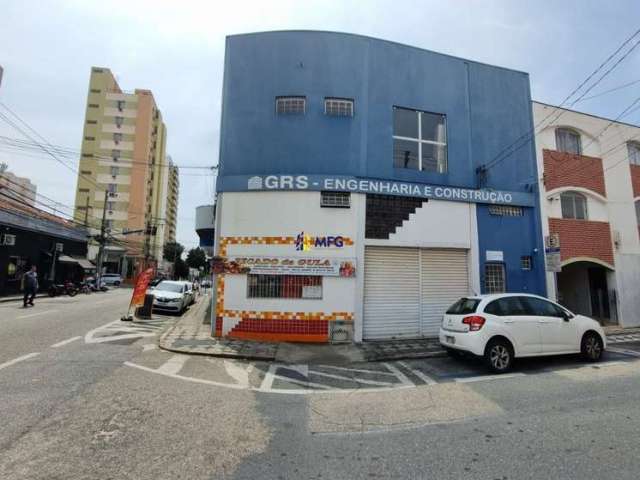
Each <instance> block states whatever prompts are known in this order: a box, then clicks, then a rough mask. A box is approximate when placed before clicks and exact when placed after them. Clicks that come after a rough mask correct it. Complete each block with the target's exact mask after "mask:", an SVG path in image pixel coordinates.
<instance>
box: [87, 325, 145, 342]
mask: <svg viewBox="0 0 640 480" xmlns="http://www.w3.org/2000/svg"><path fill="white" fill-rule="evenodd" d="M154 324H155V322H154V323H153V324H151V325H154ZM144 327H145V326H144V325H140V326H137V325H135V324H132V325H131V324H129V325H128V324H127V323H126V322H123V321H121V320H115V321H113V322H109V323H106V324H104V325H102V326H100V327H97V328H94V329H93V330H91V331H89V332H87V334H86V335H85V336H84V343H105V342H114V341H116V340H125V339H128V338H141V337H153V336H155V335H156V334H157V332H155V331H149V330H146V329H145V328H144ZM109 330H114V331H130V332H132V333H120V334H117V335H109V336H104V337H94V335H95V334H96V333H98V332H100V331H106V332H108V331H109Z"/></svg>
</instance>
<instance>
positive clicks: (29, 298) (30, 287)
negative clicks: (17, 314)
mask: <svg viewBox="0 0 640 480" xmlns="http://www.w3.org/2000/svg"><path fill="white" fill-rule="evenodd" d="M22 288H23V289H24V297H23V299H22V303H23V305H24V308H27V303H28V304H29V305H31V306H33V299H34V298H36V292H37V291H38V273H37V272H36V266H35V265H31V270H29V271H28V272H27V273H25V274H24V275H23V276H22Z"/></svg>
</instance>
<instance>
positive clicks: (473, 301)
mask: <svg viewBox="0 0 640 480" xmlns="http://www.w3.org/2000/svg"><path fill="white" fill-rule="evenodd" d="M479 303H480V300H478V299H477V298H461V299H460V300H458V301H457V302H456V303H454V304H453V305H451V307H449V310H447V313H448V314H450V315H466V314H468V313H474V312H475V311H476V308H478V304H479Z"/></svg>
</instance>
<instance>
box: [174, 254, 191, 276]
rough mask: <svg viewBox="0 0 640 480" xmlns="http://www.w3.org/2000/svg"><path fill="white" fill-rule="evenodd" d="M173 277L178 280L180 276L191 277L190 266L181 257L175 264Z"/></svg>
mask: <svg viewBox="0 0 640 480" xmlns="http://www.w3.org/2000/svg"><path fill="white" fill-rule="evenodd" d="M173 278H174V280H178V279H179V278H189V267H188V266H187V262H185V261H184V260H182V259H181V258H180V257H178V259H177V260H176V262H175V263H174V264H173Z"/></svg>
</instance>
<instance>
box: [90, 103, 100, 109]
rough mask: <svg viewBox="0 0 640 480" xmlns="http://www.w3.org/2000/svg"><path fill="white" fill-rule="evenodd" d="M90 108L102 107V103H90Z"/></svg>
mask: <svg viewBox="0 0 640 480" xmlns="http://www.w3.org/2000/svg"><path fill="white" fill-rule="evenodd" d="M89 108H100V105H98V104H97V103H90V104H89Z"/></svg>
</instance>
